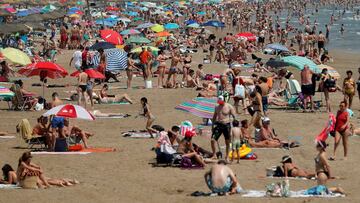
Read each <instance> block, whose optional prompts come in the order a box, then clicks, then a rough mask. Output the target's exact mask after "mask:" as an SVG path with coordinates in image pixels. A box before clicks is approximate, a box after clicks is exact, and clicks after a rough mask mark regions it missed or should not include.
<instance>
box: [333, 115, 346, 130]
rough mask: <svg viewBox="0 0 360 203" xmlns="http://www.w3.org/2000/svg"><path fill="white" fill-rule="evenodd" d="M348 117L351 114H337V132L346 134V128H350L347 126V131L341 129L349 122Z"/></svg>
mask: <svg viewBox="0 0 360 203" xmlns="http://www.w3.org/2000/svg"><path fill="white" fill-rule="evenodd" d="M348 116H349V113H348V112H347V111H343V112H341V111H338V112H337V114H336V124H335V130H336V131H337V132H344V130H346V128H347V127H348V126H346V128H345V129H341V127H342V126H343V125H345V124H346V122H347V121H348Z"/></svg>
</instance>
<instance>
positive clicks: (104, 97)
mask: <svg viewBox="0 0 360 203" xmlns="http://www.w3.org/2000/svg"><path fill="white" fill-rule="evenodd" d="M108 90H109V86H108V85H107V84H104V86H103V87H102V88H101V90H100V93H99V95H94V96H95V97H94V98H95V99H97V100H98V101H99V103H104V104H112V103H120V102H128V103H130V104H132V103H133V101H132V100H131V98H130V97H129V96H128V95H127V94H122V95H114V96H113V95H108V94H107V91H108Z"/></svg>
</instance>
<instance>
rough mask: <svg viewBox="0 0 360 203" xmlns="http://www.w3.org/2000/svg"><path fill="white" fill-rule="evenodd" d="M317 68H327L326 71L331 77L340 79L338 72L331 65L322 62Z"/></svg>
mask: <svg viewBox="0 0 360 203" xmlns="http://www.w3.org/2000/svg"><path fill="white" fill-rule="evenodd" d="M318 68H319V69H320V70H321V71H322V70H323V69H325V68H326V69H327V70H328V73H329V75H330V76H331V77H333V78H335V79H337V80H338V79H340V78H341V75H340V73H339V72H338V71H337V70H336V69H335V68H333V67H331V66H328V65H324V64H321V65H318Z"/></svg>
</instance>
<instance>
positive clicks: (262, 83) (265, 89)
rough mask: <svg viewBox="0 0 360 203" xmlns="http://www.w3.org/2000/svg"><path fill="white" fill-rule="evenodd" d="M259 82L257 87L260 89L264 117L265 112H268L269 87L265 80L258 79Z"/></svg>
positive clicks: (262, 78)
mask: <svg viewBox="0 0 360 203" xmlns="http://www.w3.org/2000/svg"><path fill="white" fill-rule="evenodd" d="M259 82H260V84H259V85H258V86H259V87H260V88H261V97H262V107H263V112H264V115H265V116H266V112H267V110H268V95H269V92H270V88H269V85H268V84H267V78H265V77H260V78H259Z"/></svg>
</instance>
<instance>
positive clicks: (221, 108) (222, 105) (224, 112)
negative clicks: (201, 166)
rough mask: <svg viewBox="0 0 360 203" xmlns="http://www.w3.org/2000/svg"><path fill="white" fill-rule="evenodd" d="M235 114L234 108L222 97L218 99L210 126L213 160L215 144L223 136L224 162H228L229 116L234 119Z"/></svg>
mask: <svg viewBox="0 0 360 203" xmlns="http://www.w3.org/2000/svg"><path fill="white" fill-rule="evenodd" d="M235 115H236V112H235V108H234V107H233V106H232V105H231V104H229V103H226V102H225V100H224V97H223V96H219V97H218V105H217V106H216V107H215V112H214V116H213V119H212V121H213V126H212V136H211V149H212V153H213V158H215V157H216V152H215V151H216V149H215V143H216V142H217V141H218V140H219V138H220V136H221V135H222V134H223V135H224V138H225V144H226V153H225V160H226V161H228V154H229V148H230V141H231V139H230V130H231V125H230V116H232V117H233V118H235Z"/></svg>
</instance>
